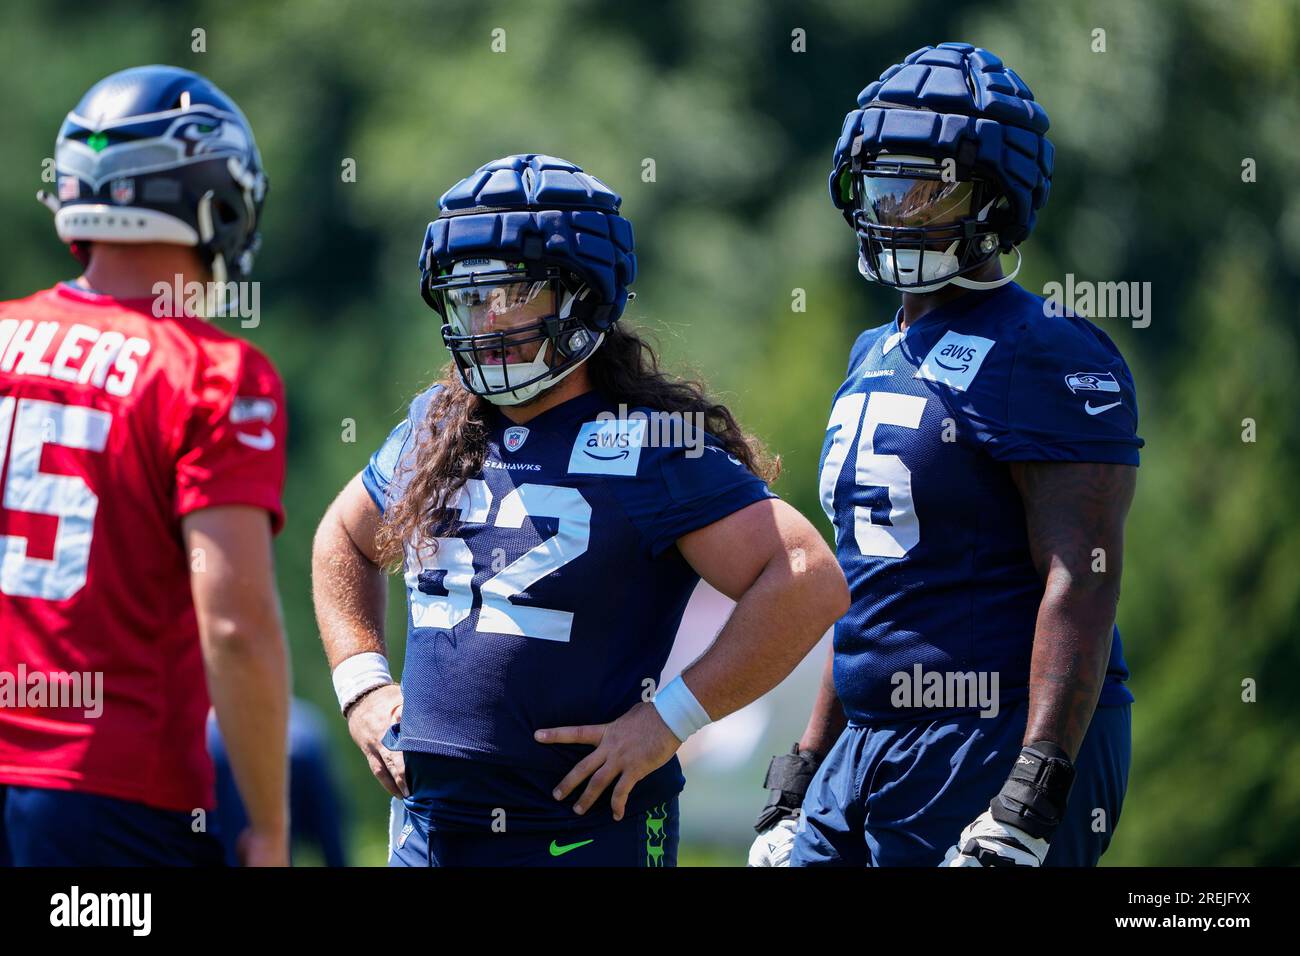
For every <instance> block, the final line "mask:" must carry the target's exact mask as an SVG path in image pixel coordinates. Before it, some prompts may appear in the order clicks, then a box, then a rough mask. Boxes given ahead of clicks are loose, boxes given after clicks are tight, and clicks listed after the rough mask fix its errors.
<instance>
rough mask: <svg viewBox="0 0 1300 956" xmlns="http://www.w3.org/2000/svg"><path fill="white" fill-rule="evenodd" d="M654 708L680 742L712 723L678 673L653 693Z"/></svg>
mask: <svg viewBox="0 0 1300 956" xmlns="http://www.w3.org/2000/svg"><path fill="white" fill-rule="evenodd" d="M655 710H657V711H659V716H660V717H662V718H663V721H664V723H665V724H667V725H668V729H669V730H671V731H672V732H673V736H675V737H676V738H677V739H678V740H680V741H681V742H682V743H685V742H686V738H687V737H689V736H690V735H691V734H693V733H695V731H697V730H699V729H700V728H701V727H706V726H708V725H709V724H711V723H713V720H712V719H711V718H710V717H709V715H708V714H707V713H706V712H705V710H704V708H703V707H701V706H700V702H699V701H698V700H696V699H695V695H694V694H692V693H691V689H690V688H689V687H687V686H686V681H684V680H682V678H681V675H680V674H679V675H677V676H676V677H674V678H673V679H672V680H670V681H669V682H668V683H667V684H666V685H665V686H664V688H663V689H662V690H661V691H659V693H657V694H655Z"/></svg>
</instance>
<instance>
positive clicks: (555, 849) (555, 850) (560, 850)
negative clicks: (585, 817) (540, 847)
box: [551, 839, 596, 856]
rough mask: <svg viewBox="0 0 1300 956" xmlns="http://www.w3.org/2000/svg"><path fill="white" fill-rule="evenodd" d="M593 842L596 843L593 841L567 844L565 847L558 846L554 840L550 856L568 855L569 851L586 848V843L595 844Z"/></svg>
mask: <svg viewBox="0 0 1300 956" xmlns="http://www.w3.org/2000/svg"><path fill="white" fill-rule="evenodd" d="M595 842H596V841H595V840H594V839H592V840H583V841H581V842H580V843H569V844H567V845H565V846H560V845H558V844H557V843H556V842H555V841H554V840H552V841H551V856H564V854H566V853H568V852H569V851H570V850H576V849H577V848H578V847H580V846H586V845H587V844H588V843H595Z"/></svg>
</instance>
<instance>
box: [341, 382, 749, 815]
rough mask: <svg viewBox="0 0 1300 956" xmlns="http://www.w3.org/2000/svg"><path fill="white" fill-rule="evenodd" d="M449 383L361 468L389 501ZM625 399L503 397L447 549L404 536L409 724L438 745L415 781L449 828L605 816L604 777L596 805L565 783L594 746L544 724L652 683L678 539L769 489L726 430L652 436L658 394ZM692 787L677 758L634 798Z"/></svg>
mask: <svg viewBox="0 0 1300 956" xmlns="http://www.w3.org/2000/svg"><path fill="white" fill-rule="evenodd" d="M439 387H440V386H436V385H435V386H434V387H433V388H432V389H430V390H429V391H426V392H425V393H423V394H422V395H420V396H418V397H417V398H416V400H415V401H414V402H413V403H412V405H411V409H410V412H409V414H408V417H407V420H406V421H405V422H403V423H402V424H400V425H398V426H397V428H395V429H394V430H393V432H392V434H391V435H390V436H389V438H388V440H387V441H386V442H385V443H384V445H383V446H382V447H381V448H380V449H379V450H378V451H377V452H376V453H375V454H374V456H372V458H371V461H370V464H369V466H368V467H367V468H366V469H365V471H364V472H363V473H362V481H363V482H364V484H365V486H366V488H367V490H368V491H369V492H370V495H371V498H372V499H373V500H374V501H375V503H376V505H377V506H378V507H379V508H380V510H384V509H386V508H387V507H388V506H389V505H390V503H391V502H393V501H395V500H397V499H398V497H400V495H401V494H402V493H403V492H404V488H405V485H406V482H407V481H408V474H409V466H410V464H411V455H412V452H413V450H414V449H415V448H416V447H417V443H418V442H420V441H422V440H424V439H423V436H424V434H425V432H426V427H427V426H426V419H427V416H428V414H429V404H430V401H431V399H432V397H433V395H434V394H436V390H437V389H438V388H439ZM617 408H618V406H617V405H616V404H611V403H610V402H609V400H608V399H607V398H605V397H604V396H602V395H601V394H600V393H598V392H595V391H592V392H587V393H585V394H583V395H580V396H578V397H576V398H571V399H569V400H568V401H566V402H563V403H561V404H559V405H556V406H554V407H552V408H550V409H548V410H546V411H544V412H542V413H541V414H539V415H537V416H536V417H534V418H532V419H530V420H529V421H528V422H527V423H526V424H525V425H512V424H511V423H510V421H509V420H508V419H506V418H505V417H504V416H503V415H502V414H501V413H500V412H498V411H496V410H495V409H489V410H488V413H487V414H488V421H489V423H490V425H491V432H490V436H489V439H488V445H487V454H486V457H485V460H484V463H483V468H482V469H481V471H480V472H479V473H478V474H477V475H474V476H472V477H471V478H470V479H469V480H468V481H467V482H466V483H465V485H464V486H463V488H462V489H461V490H460V493H459V495H458V497H457V499H456V504H457V505H458V506H459V509H460V516H459V527H457V528H456V529H455V530H454V532H453V533H451V534H449V535H447V536H444V537H440V538H439V539H438V541H437V548H436V550H435V549H433V548H429V547H427V546H422V547H421V548H420V550H419V553H415V551H414V549H412V548H408V549H407V559H406V574H405V577H406V588H407V604H408V611H409V618H408V632H407V644H406V661H405V665H404V667H403V670H402V694H403V705H402V715H401V725H400V733H399V735H398V740H397V744H398V749H401V750H402V751H404V752H408V753H409V752H415V753H419V754H424V755H431V758H429V759H421V760H420V761H419V766H420V767H421V768H425V769H424V775H423V776H422V777H421V778H420V779H418V780H415V781H414V782H413V784H412V793H413V799H421V800H424V801H427V803H428V809H429V812H430V814H431V816H432V817H433V818H434V820H435V821H436V822H437V824H438V826H439V827H441V828H443V829H468V830H474V829H480V830H483V829H486V828H488V827H490V826H491V825H492V823H493V820H494V817H493V812H494V808H498V807H499V808H507V809H508V810H509V827H510V829H512V830H524V829H530V828H533V829H535V828H548V829H554V828H557V827H559V828H563V827H568V826H574V825H579V824H583V823H584V821H585V823H586V824H587V825H590V821H591V819H592V815H593V813H598V814H599V815H601V816H603V817H604V818H605V819H606V820H608V819H609V813H610V811H609V801H608V794H606V796H605V797H603V798H602V799H601V800H600V801H599V802H597V804H596V805H595V806H594V807H593V808H592V810H591V811H589V812H588V813H587V814H586V816H584V817H579V816H577V815H576V814H575V813H574V812H573V810H572V806H571V804H572V801H573V799H574V798H576V796H577V793H575V794H574V795H573V797H571V798H570V800H569V801H568V802H567V803H559V802H557V801H555V800H554V799H553V798H552V797H551V790H552V789H553V788H554V787H555V785H556V784H558V783H559V782H560V780H561V779H563V777H564V776H565V774H567V773H568V772H569V771H570V770H571V769H572V768H573V766H574V765H575V764H577V763H578V761H580V760H581V759H582V758H583V757H584V756H586V755H587V754H588V753H590V752H591V748H589V747H585V746H576V745H563V746H556V745H545V744H539V743H537V742H536V741H535V740H534V739H533V732H534V731H536V730H538V729H539V728H543V727H561V726H568V725H577V724H599V723H605V722H608V721H612V720H614V719H616V718H618V717H620V716H621V715H622V714H623V713H625V712H626V711H627V710H628V709H629V708H631V707H632V706H633V705H634V704H636V703H637V702H638V701H641V700H644V699H646V697H647V694H648V692H649V691H651V690H653V688H654V686H655V685H656V684H657V683H658V681H659V680H660V677H661V673H662V671H663V667H664V664H665V663H666V661H667V659H668V653H669V651H670V650H671V648H672V644H673V639H674V638H675V637H676V634H677V629H678V625H679V624H680V623H681V618H682V613H683V612H684V611H685V609H686V603H687V601H688V600H689V599H690V596H691V592H692V591H693V590H694V589H695V586H696V584H697V583H698V581H699V576H698V575H697V574H696V573H695V571H694V569H693V568H692V567H691V566H690V565H689V564H688V563H687V562H686V560H685V558H683V557H682V555H681V553H680V552H679V551H678V549H677V548H676V546H675V545H676V541H677V539H678V538H680V537H682V536H683V535H685V534H687V533H689V532H691V531H694V530H697V529H699V528H702V527H704V526H705V525H709V524H712V523H713V522H715V521H718V520H719V519H721V518H724V517H726V516H727V515H729V514H731V513H733V512H735V511H739V510H740V509H742V508H744V507H746V506H747V505H750V504H753V503H755V502H757V501H762V500H764V499H766V498H770V497H773V495H772V493H771V492H770V491H769V490H768V488H767V485H766V484H764V483H763V482H762V481H761V480H760V479H759V478H757V477H755V476H754V475H753V474H752V473H751V472H750V471H749V470H748V469H746V468H745V467H744V465H743V464H741V462H740V461H739V460H738V459H736V458H733V457H732V456H730V455H729V454H728V453H727V452H726V451H725V450H724V449H723V448H722V446H721V445H720V444H719V443H718V442H717V440H716V439H714V438H713V437H712V436H702V437H703V443H702V444H701V443H697V442H692V443H691V446H690V447H687V446H686V444H685V443H684V442H680V441H679V442H677V443H676V445H675V446H674V445H673V442H672V441H671V438H672V436H671V434H669V435H668V436H667V437H668V438H669V441H667V442H665V441H660V440H656V436H659V437H663V435H664V433H663V430H662V429H659V428H656V427H654V426H655V421H656V418H657V416H654V415H653V413H651V412H649V410H636V409H634V410H633V413H634V414H633V415H628V416H625V417H622V418H618V417H615V416H614V414H613V413H614V411H615V410H616V409H617ZM637 411H640V412H641V413H642V415H644V416H646V417H642V418H639V419H638V418H637V417H635V413H636V412H637ZM678 434H679V435H680V434H681V430H680V429H679V430H678ZM411 766H412V762H409V761H408V768H410V767H411ZM435 768H436V769H435ZM681 787H682V778H681V770H680V766H679V764H678V762H677V760H676V758H674V759H672V760H670V761H669V762H668V763H666V764H665V765H664V766H663V767H661V768H660V769H659V770H656V771H655V772H654V773H652V774H650V775H649V776H648V777H646V778H645V779H643V780H642V781H641V782H640V783H638V784H637V786H636V787H635V788H634V789H633V791H632V796H631V798H630V800H629V802H628V807H627V811H628V813H629V814H632V813H636V812H639V811H640V810H641V809H645V808H647V807H648V806H651V805H654V804H657V803H660V802H662V801H664V800H666V799H669V798H671V797H672V796H674V795H675V794H676V793H677V792H678V791H679V790H680V789H681ZM578 792H579V793H580V792H581V788H579V791H578Z"/></svg>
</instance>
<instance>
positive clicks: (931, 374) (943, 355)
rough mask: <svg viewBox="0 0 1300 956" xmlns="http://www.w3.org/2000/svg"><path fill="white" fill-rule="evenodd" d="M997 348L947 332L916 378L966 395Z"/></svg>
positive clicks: (987, 341) (977, 338) (989, 342)
mask: <svg viewBox="0 0 1300 956" xmlns="http://www.w3.org/2000/svg"><path fill="white" fill-rule="evenodd" d="M996 344H997V342H995V341H994V340H993V339H986V338H983V337H981V336H978V335H958V334H957V333H956V332H945V333H944V334H943V338H941V339H940V340H939V341H938V342H936V343H935V346H934V348H932V349H930V354H929V355H927V356H926V357H925V361H924V362H922V363H921V367H920V368H919V369H917V370H916V377H917V378H924V379H928V380H930V381H931V382H938V383H939V384H941V385H947V386H948V387H949V388H955V389H957V390H958V391H960V392H964V391H966V389H967V388H968V387H969V386H970V383H971V381H972V380H973V379H974V378H975V375H976V373H978V372H979V370H980V366H981V365H982V364H984V358H985V356H987V355H988V354H989V352H990V351H991V350H992V348H993V346H994V345H996Z"/></svg>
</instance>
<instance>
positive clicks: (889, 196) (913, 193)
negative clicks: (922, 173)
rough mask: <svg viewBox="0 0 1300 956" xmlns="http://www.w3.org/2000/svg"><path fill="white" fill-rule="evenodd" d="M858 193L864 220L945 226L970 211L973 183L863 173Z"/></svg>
mask: <svg viewBox="0 0 1300 956" xmlns="http://www.w3.org/2000/svg"><path fill="white" fill-rule="evenodd" d="M859 196H860V197H861V199H860V202H861V209H862V212H863V213H865V214H866V217H867V221H868V222H872V223H875V224H877V225H880V226H895V227H896V226H901V227H906V228H917V227H924V226H947V225H952V224H953V223H956V222H958V221H960V220H961V219H964V218H967V217H969V216H970V215H972V208H973V204H974V198H975V183H973V182H971V181H969V180H967V181H965V182H945V181H944V180H942V179H939V178H937V177H924V178H920V177H917V178H914V177H907V176H873V175H870V174H868V173H864V174H863V175H862V176H861V179H860V188H859Z"/></svg>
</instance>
